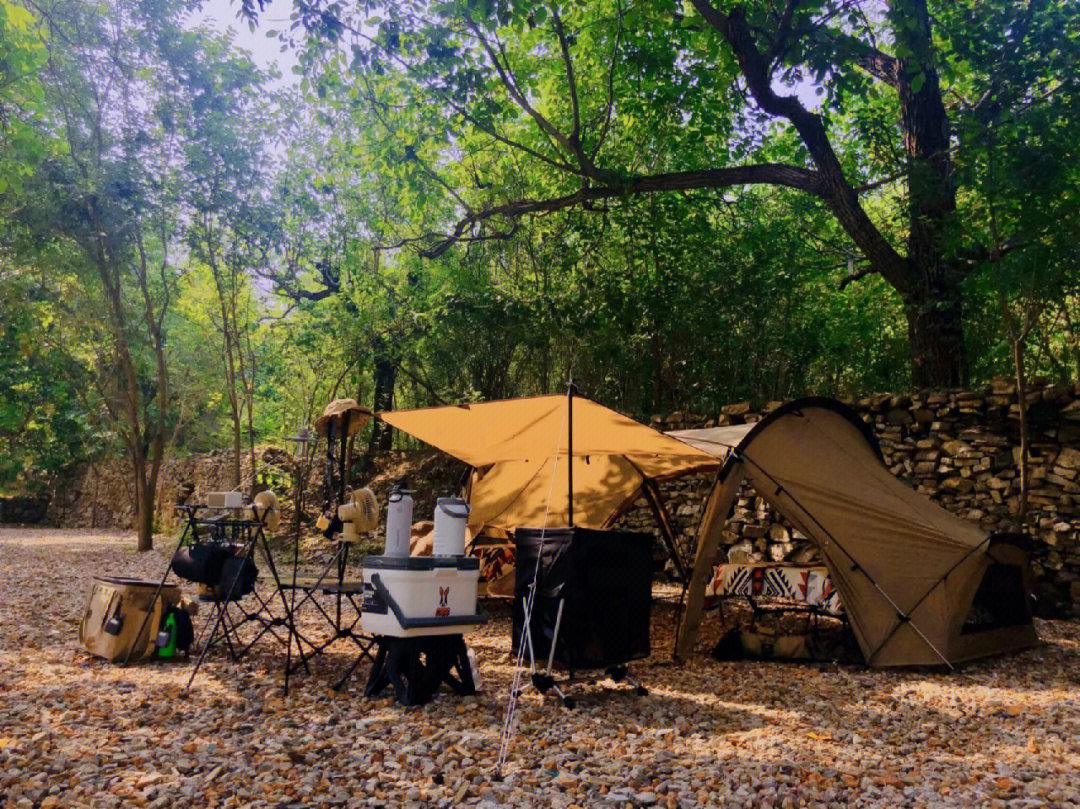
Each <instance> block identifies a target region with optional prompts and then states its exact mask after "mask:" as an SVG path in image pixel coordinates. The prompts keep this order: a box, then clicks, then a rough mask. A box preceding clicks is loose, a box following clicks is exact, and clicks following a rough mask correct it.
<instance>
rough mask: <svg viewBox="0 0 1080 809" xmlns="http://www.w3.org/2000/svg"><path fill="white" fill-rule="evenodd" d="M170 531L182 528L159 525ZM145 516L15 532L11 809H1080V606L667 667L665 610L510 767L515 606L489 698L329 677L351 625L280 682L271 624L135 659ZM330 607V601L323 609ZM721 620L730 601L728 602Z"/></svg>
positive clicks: (524, 738) (8, 658)
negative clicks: (113, 619) (1032, 634)
mask: <svg viewBox="0 0 1080 809" xmlns="http://www.w3.org/2000/svg"><path fill="white" fill-rule="evenodd" d="M159 544H164V543H159ZM133 547H134V539H133V537H131V536H118V535H115V534H105V533H91V532H71V531H58V530H31V529H0V582H3V591H2V598H0V805H2V806H4V807H53V806H95V807H115V806H125V807H126V806H130V805H135V806H149V807H154V809H160V808H161V807H171V806H185V807H186V806H195V807H233V806H323V805H333V806H407V807H408V806H416V807H421V806H438V807H442V806H458V805H461V806H480V807H485V809H487V808H489V807H491V808H493V807H497V806H507V805H511V806H535V807H548V806H551V807H555V808H556V809H562V808H564V807H570V806H575V805H576V806H582V807H584V806H628V805H629V806H643V805H656V806H661V807H664V806H666V807H696V806H724V807H727V806H731V807H773V806H775V807H799V806H811V807H825V806H828V807H833V806H881V807H899V806H904V807H924V806H925V807H939V806H964V807H968V806H980V807H981V806H1008V807H1035V806H1052V807H1071V806H1077V807H1080V775H1078V773H1080V655H1078V647H1080V626H1078V625H1075V624H1068V623H1058V622H1039V624H1038V629H1039V633H1040V635H1041V636H1042V637H1043V639H1044V640H1045V641H1046V643H1045V645H1044V646H1042V647H1040V648H1038V649H1033V650H1030V651H1028V652H1026V653H1023V654H1019V655H1014V656H1011V657H1008V658H1005V659H999V660H994V661H990V662H985V663H982V664H978V665H970V666H966V667H964V668H963V669H962V670H960V671H959V672H955V673H951V674H949V673H940V672H929V673H927V672H891V671H886V672H879V671H866V670H863V669H861V668H858V667H837V666H806V665H794V664H779V663H748V662H733V663H719V662H716V661H714V660H713V659H712V658H711V657H709V656H708V655H705V654H702V655H699V656H697V657H696V658H695V659H694V660H693V662H692V663H691V664H689V665H687V666H685V667H681V668H676V667H673V666H671V665H670V664H669V663H667V659H668V657H669V655H670V648H671V634H672V623H673V622H672V618H673V614H672V601H671V599H670V593H671V591H670V590H667V591H663V592H660V593H659V595H660V596H661V599H660V600H658V603H657V608H656V609H655V611H654V616H655V617H654V627H653V638H654V649H655V653H654V655H653V657H652V658H651V659H650V660H648V661H642V662H641V663H639V664H638V665H636V666H635V667H634V669H635V672H636V673H637V674H638V675H639V676H640V678H641V679H642V680H643V681H644V682H645V683H646V684H647V685H648V686H649V687H650V689H651V695H650V696H648V697H645V698H639V697H635V696H633V694H632V693H631V692H630V691H629V690H628V689H626V688H625V687H615V686H612V685H611V684H610V683H608V684H607V687H604V686H603V685H601V686H598V687H594V688H586V689H584V690H582V692H581V694H580V699H579V702H578V708H577V709H576V710H574V711H567V710H564V709H563V708H562V707H561V706H560V705H559V704H558V703H557V702H555V701H551V700H549V701H547V702H545V701H543V700H541V698H540V697H538V696H537V695H536V694H535V693H527V694H526V695H525V696H523V697H522V699H521V703H520V710H519V717H520V723H519V726H518V731H517V733H516V735H515V737H514V741H513V744H512V747H511V751H510V755H509V759H508V763H507V766H506V769H505V771H504V775H503V777H502V778H501V779H498V778H495V777H494V776H493V775H492V770H493V763H494V761H495V757H496V752H497V749H498V739H499V732H500V727H501V723H502V718H503V711H504V705H505V701H506V694H507V689H508V683H509V681H510V677H511V675H512V668H511V665H510V658H509V634H510V633H509V627H508V623H509V622H508V617H507V612H506V609H505V606H504V605H503V606H499V605H496V606H493V607H491V608H490V612H491V614H492V620H491V621H490V622H489V624H488V625H487V626H486V627H485V628H484V629H483V630H482V631H480V632H477V633H476V634H474V635H473V636H471V639H470V643H471V645H472V646H473V647H474V648H475V649H476V652H477V654H478V657H479V661H480V669H481V674H482V678H483V692H482V694H481V695H480V696H478V697H471V698H466V699H459V698H455V697H451V696H448V695H444V696H440V697H439V698H437V699H436V700H435V701H434V702H433V703H431V704H430V705H428V706H425V707H423V708H419V709H413V710H409V711H405V710H402V709H401V708H400V707H398V706H397V705H395V704H393V703H392V702H391V701H390V700H387V699H382V700H375V701H369V700H365V699H364V698H363V696H362V684H363V679H364V675H365V674H366V667H364V668H362V669H361V671H360V676H359V677H357V678H356V679H354V680H353V681H352V683H351V685H350V687H349V689H348V690H347V691H346V692H345V693H343V694H337V693H335V692H333V691H332V690H331V689H330V684H331V683H332V682H333V681H334V679H335V676H334V675H335V674H336V673H338V672H340V671H341V670H342V669H343V668H344V667H345V666H346V665H347V664H348V663H349V662H350V661H351V659H352V655H351V654H350V651H349V649H348V648H347V647H346V646H345V645H343V644H340V643H339V645H338V646H337V647H335V649H334V653H333V654H328V655H325V656H324V657H322V658H320V659H319V660H318V661H317V665H316V666H315V671H314V672H313V673H312V675H310V676H308V675H303V676H299V677H296V678H295V679H294V680H293V684H294V688H293V693H291V694H290V696H289V697H288V698H283V697H282V694H281V687H280V686H281V670H280V664H281V656H282V650H281V649H280V647H276V646H275V645H274V644H273V643H272V642H266V643H262V644H260V645H259V646H258V647H256V648H257V651H256V652H255V653H254V654H252V655H251V656H249V657H248V658H246V659H245V660H244V661H242V662H241V663H239V664H232V663H228V662H227V661H226V659H225V658H224V657H223V655H221V654H215V655H213V656H212V657H211V658H209V661H208V663H207V664H206V665H205V666H204V668H203V670H202V671H201V672H200V673H199V676H198V679H197V680H196V682H195V686H194V687H193V688H192V690H191V691H188V692H185V691H184V690H183V686H184V684H185V682H186V681H187V677H188V675H189V673H190V670H191V663H190V662H185V661H177V662H170V663H166V662H157V663H150V664H143V665H139V666H134V667H131V668H127V669H123V668H120V667H117V666H113V665H110V664H108V663H105V662H103V661H100V660H97V659H94V658H91V657H90V656H89V655H87V654H86V653H85V652H83V651H82V650H81V649H80V648H79V647H78V644H77V642H76V640H75V634H76V627H77V622H78V620H79V618H80V617H81V611H82V609H83V606H84V600H85V598H86V596H87V593H88V591H89V586H90V585H89V579H90V576H91V574H93V573H117V574H124V575H137V576H146V577H156V576H158V575H160V572H161V571H162V570H163V569H164V564H165V561H166V556H167V553H166V552H165V551H155V552H152V553H149V554H144V555H139V554H136V553H135V552H134V551H133V550H131V549H132V548H133ZM309 618H310V619H311V620H314V619H313V617H312V616H309ZM707 620H708V623H709V624H710V625H712V624H715V619H714V618H709V619H707Z"/></svg>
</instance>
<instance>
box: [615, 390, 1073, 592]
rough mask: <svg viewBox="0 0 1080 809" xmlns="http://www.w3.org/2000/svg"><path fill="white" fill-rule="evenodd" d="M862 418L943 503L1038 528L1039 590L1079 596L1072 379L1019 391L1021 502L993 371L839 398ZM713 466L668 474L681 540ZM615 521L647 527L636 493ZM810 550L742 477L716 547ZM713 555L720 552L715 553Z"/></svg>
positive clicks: (894, 467)
mask: <svg viewBox="0 0 1080 809" xmlns="http://www.w3.org/2000/svg"><path fill="white" fill-rule="evenodd" d="M843 401H844V402H845V403H846V404H848V405H850V406H851V407H852V408H853V409H854V410H855V411H856V412H858V413H859V415H860V416H861V417H862V418H863V420H864V421H866V422H868V423H869V424H871V425H872V426H873V428H874V432H875V434H876V435H877V438H878V441H879V442H880V444H881V449H882V453H883V455H884V457H885V462H886V464H887V465H888V467H889V470H890V471H891V472H892V473H893V474H895V475H896V476H897V477H899V478H900V479H901V480H903V481H905V482H907V483H908V484H909V485H911V486H912V487H914V488H915V489H917V490H918V491H920V492H922V493H924V494H926V495H927V496H929V497H931V498H933V499H934V500H936V501H937V502H938V503H940V504H941V505H942V506H944V507H945V508H946V509H948V510H949V511H951V512H953V513H954V514H957V515H959V516H961V517H963V518H965V519H968V520H971V521H972V522H976V523H978V524H979V525H980V526H982V527H983V528H986V529H987V530H991V531H1023V532H1025V533H1027V534H1029V535H1032V536H1034V537H1035V538H1036V539H1037V542H1036V548H1035V552H1034V554H1033V559H1032V562H1033V566H1034V568H1035V573H1036V576H1037V577H1038V579H1039V580H1040V582H1041V583H1042V584H1043V585H1045V586H1049V587H1050V588H1051V591H1052V592H1048V593H1047V597H1054V598H1061V599H1063V600H1064V601H1066V602H1072V604H1074V605H1076V606H1077V607H1078V608H1080V384H1078V385H1076V386H1060V385H1050V384H1036V385H1033V386H1032V389H1031V390H1029V391H1028V394H1027V403H1028V421H1029V430H1030V460H1029V470H1030V472H1029V474H1030V479H1031V484H1030V488H1029V497H1028V503H1029V505H1028V512H1027V514H1026V515H1025V517H1024V518H1023V519H1022V520H1021V519H1019V518H1018V516H1017V514H1016V509H1017V505H1018V502H1019V474H1018V471H1017V470H1018V466H1017V461H1018V459H1019V455H1020V450H1019V433H1020V422H1019V405H1018V404H1017V398H1016V387H1015V385H1014V384H1013V383H1012V382H1011V381H1009V380H1007V379H998V380H995V381H994V382H993V383H992V384H990V385H988V386H986V387H985V388H982V389H979V390H973V391H945V392H940V391H939V392H929V393H924V394H913V395H905V396H893V395H876V396H867V397H863V398H860V399H843ZM781 404H782V403H781V402H770V403H769V404H767V405H765V406H764V407H762V408H754V407H752V406H751V405H750V403H748V402H742V403H738V404H733V405H728V406H726V407H724V408H722V409H721V412H720V413H719V414H717V415H715V416H708V415H693V414H688V413H673V414H671V415H669V416H666V417H654V419H653V421H652V425H653V426H654V427H656V428H657V429H661V430H680V429H691V428H696V427H714V426H723V425H728V424H743V423H749V422H754V421H757V420H758V419H760V418H761V417H762V416H763V415H764V414H766V413H769V412H771V411H772V410H775V409H776V408H777V407H779V406H780V405H781ZM712 480H713V479H712V477H711V476H701V477H698V478H688V479H684V480H681V481H677V482H675V483H673V484H670V485H668V486H667V487H666V488H667V497H668V508H669V511H670V512H671V513H672V515H673V517H674V519H675V522H676V523H677V527H678V530H679V533H680V540H681V541H682V542H683V543H684V544H685V546H686V547H687V548H691V547H692V546H693V541H694V531H695V530H696V527H697V524H698V522H699V520H700V517H701V512H702V510H703V507H704V503H705V498H706V497H707V496H708V493H709V490H710V488H711V485H712ZM621 524H623V525H626V526H628V527H642V528H645V529H647V530H655V521H654V519H653V517H652V513H651V511H650V510H649V508H648V504H647V502H646V501H645V500H644V498H642V499H640V500H638V502H637V503H635V508H634V510H633V511H631V512H630V513H629V514H628V515H627V516H626V517H625V518H623V520H622V521H621ZM725 558H726V559H730V560H732V561H742V560H747V559H753V560H770V559H771V560H775V561H781V560H794V561H809V560H812V559H814V558H815V554H814V551H813V548H812V547H811V546H810V545H809V544H808V543H807V542H806V541H805V538H804V537H802V536H800V534H799V533H798V531H796V530H794V529H792V528H791V527H790V526H788V525H787V524H785V522H784V521H783V520H782V519H780V518H779V517H778V516H777V515H775V514H773V513H772V511H771V510H770V509H769V508H768V506H767V505H766V504H765V503H764V501H763V500H762V499H761V498H760V497H757V496H756V495H755V494H754V492H753V490H752V489H750V488H748V487H747V488H744V491H743V492H742V494H741V496H740V498H739V500H738V502H737V504H736V506H735V511H734V514H733V516H732V520H731V521H730V523H729V530H728V531H727V532H726V533H725V536H724V538H723V544H722V546H721V550H720V557H719V559H725ZM719 559H718V561H719Z"/></svg>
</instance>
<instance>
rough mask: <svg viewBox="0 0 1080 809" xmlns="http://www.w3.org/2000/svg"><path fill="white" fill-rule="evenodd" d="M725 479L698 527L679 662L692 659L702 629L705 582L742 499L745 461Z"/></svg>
mask: <svg viewBox="0 0 1080 809" xmlns="http://www.w3.org/2000/svg"><path fill="white" fill-rule="evenodd" d="M724 472H725V474H724V477H723V479H722V480H719V479H718V480H717V483H716V485H715V486H713V490H712V492H711V493H710V494H709V500H708V502H707V503H706V504H705V513H704V514H703V515H702V517H701V525H700V526H699V527H698V537H697V551H696V553H695V555H694V568H693V570H692V571H691V572H690V582H689V586H688V588H687V591H686V611H685V612H684V613H683V617H682V621H681V622H680V624H679V633H678V635H677V636H676V639H675V660H676V661H678V662H681V661H685V660H687V659H688V658H689V657H690V653H691V652H692V651H693V649H694V642H695V641H696V640H697V634H698V630H699V629H700V628H701V613H702V611H703V610H704V608H705V583H706V581H707V579H708V578H709V576H710V575H712V565H713V560H714V559H715V558H716V549H717V548H718V547H719V545H720V532H721V531H722V530H723V528H724V524H725V523H726V522H727V518H728V514H730V513H731V509H732V506H734V505H735V500H736V498H737V497H738V496H739V487H740V486H741V485H742V482H743V467H742V462H741V461H736V462H735V463H733V464H732V465H731V466H729V467H727V468H725V470H724Z"/></svg>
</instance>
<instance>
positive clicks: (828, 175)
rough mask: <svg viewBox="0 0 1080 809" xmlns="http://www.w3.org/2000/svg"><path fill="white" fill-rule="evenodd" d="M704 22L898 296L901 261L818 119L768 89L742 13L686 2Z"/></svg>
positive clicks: (903, 283) (903, 282) (905, 276)
mask: <svg viewBox="0 0 1080 809" xmlns="http://www.w3.org/2000/svg"><path fill="white" fill-rule="evenodd" d="M692 2H693V4H694V8H696V9H697V10H698V13H699V14H701V16H702V17H704V18H705V21H706V22H708V23H709V24H710V25H712V26H713V27H714V28H715V29H716V30H717V31H719V32H720V33H721V34H722V35H723V37H724V39H725V40H726V41H727V43H728V45H729V46H730V47H731V49H732V50H733V51H734V53H735V58H736V59H737V60H738V62H739V68H740V70H741V72H742V74H743V77H744V78H745V79H746V85H747V88H748V89H749V91H750V94H751V96H752V97H753V98H754V101H755V102H757V105H758V106H759V107H760V108H761V109H762V110H764V111H765V112H766V113H768V114H769V115H772V116H774V117H778V118H786V119H787V120H788V121H790V122H791V124H792V125H793V126H794V127H795V129H796V130H797V131H798V133H799V136H800V138H801V139H802V142H803V144H804V145H805V146H806V148H807V150H808V151H809V152H810V156H811V157H812V158H813V160H814V163H815V165H816V166H817V168H818V172H819V173H820V176H821V181H822V183H823V185H824V187H825V193H823V194H822V197H823V198H824V199H825V202H826V204H828V206H829V208H830V210H831V211H832V213H833V216H835V217H836V219H837V221H838V222H839V223H840V225H841V226H842V227H843V228H844V230H845V231H846V232H847V234H848V235H849V236H850V237H851V239H852V241H854V242H855V244H856V245H857V246H858V248H859V249H860V250H861V251H862V253H863V255H864V256H866V258H867V259H868V260H869V261H870V263H871V265H872V266H873V268H874V270H875V272H879V273H881V275H882V276H883V277H884V278H885V280H886V281H888V282H889V283H890V284H891V285H892V286H893V287H895V288H896V289H897V291H899V292H900V293H901V294H904V293H905V292H906V291H907V288H908V286H909V284H910V280H909V267H908V263H907V261H906V260H905V259H904V258H903V256H901V255H900V254H899V253H897V252H896V250H895V248H893V246H892V245H891V244H889V242H888V241H887V240H886V239H885V237H884V236H883V235H882V234H881V231H880V230H878V228H877V226H876V225H874V223H873V222H872V221H871V220H870V217H869V216H867V214H866V211H864V210H863V209H862V206H861V205H860V204H859V195H858V193H857V192H856V190H855V189H854V188H853V187H852V186H851V183H849V182H848V181H847V178H846V177H845V176H844V172H843V169H842V167H841V166H840V161H839V159H838V158H837V156H836V153H835V152H834V151H833V148H832V144H831V143H830V142H829V136H828V133H827V132H826V130H825V124H824V123H823V122H822V120H821V117H820V116H818V115H816V114H815V113H812V112H810V111H809V110H807V109H806V107H804V106H803V105H802V102H800V101H799V99H798V98H797V97H796V96H782V95H779V94H777V93H776V92H775V91H774V90H773V88H772V75H771V73H770V72H769V65H768V62H767V61H766V60H765V57H764V55H763V54H762V53H761V52H760V51H759V50H758V47H757V43H756V42H755V41H754V36H753V33H752V32H751V30H750V26H749V25H748V24H747V21H746V13H745V10H744V9H743V8H742V7H741V6H736V7H735V9H734V10H732V11H731V13H729V14H725V13H723V12H721V11H719V10H718V9H716V8H715V7H714V6H713V5H712V4H711V3H710V2H709V0H692Z"/></svg>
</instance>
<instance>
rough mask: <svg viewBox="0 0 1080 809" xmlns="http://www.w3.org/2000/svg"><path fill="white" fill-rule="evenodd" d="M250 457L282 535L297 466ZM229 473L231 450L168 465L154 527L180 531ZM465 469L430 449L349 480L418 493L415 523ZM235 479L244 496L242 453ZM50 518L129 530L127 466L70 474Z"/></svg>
mask: <svg viewBox="0 0 1080 809" xmlns="http://www.w3.org/2000/svg"><path fill="white" fill-rule="evenodd" d="M255 456H256V466H257V480H256V489H272V490H273V491H274V492H275V493H276V494H277V496H278V502H279V505H280V507H281V512H282V521H281V524H282V528H281V529H279V530H282V531H284V530H288V526H290V525H291V524H292V519H293V508H294V503H295V496H294V492H293V485H294V481H295V479H296V471H297V467H296V464H297V461H296V459H295V458H294V456H292V455H291V454H290V453H288V452H287V451H285V450H283V449H280V448H278V447H270V446H265V447H257V448H256V450H255ZM324 466H325V464H324V461H323V457H322V456H320V457H319V458H317V459H316V462H314V463H312V464H311V470H310V474H309V475H308V477H307V482H306V484H305V486H304V502H303V504H302V512H303V520H304V522H305V524H306V523H310V522H313V521H314V518H315V517H316V516H318V514H319V513H320V511H321V510H322V508H323V506H324V504H325V502H326V489H325V486H324V474H323V471H324ZM231 469H232V452H231V451H229V450H217V451H214V452H208V453H202V454H199V455H192V456H188V457H184V458H170V459H168V460H166V461H165V463H164V464H162V469H161V473H160V475H159V479H158V496H157V504H156V505H157V513H156V515H155V526H156V530H157V531H161V532H165V533H171V532H174V531H176V530H177V529H178V528H179V527H180V520H181V519H182V516H181V515H178V514H177V512H176V509H175V507H176V506H177V505H180V504H183V503H188V502H191V503H200V502H204V501H205V499H206V494H207V493H208V492H215V491H225V490H228V489H230V488H232V487H231V485H230V481H231V475H232V472H231ZM464 469H465V467H464V465H463V464H461V463H459V462H457V461H454V460H453V459H449V458H447V457H446V456H445V455H442V454H441V453H439V452H435V451H432V450H428V451H419V452H389V453H386V454H385V455H383V456H382V457H380V458H378V459H377V460H376V462H375V464H374V465H373V467H372V468H370V469H368V470H367V471H366V472H357V473H356V477H355V479H356V481H359V482H360V483H362V484H365V485H370V486H371V487H372V488H373V489H374V490H375V493H376V494H377V495H378V496H379V498H380V503H381V504H383V505H385V501H386V494H387V493H388V492H389V490H390V488H391V487H392V486H393V484H395V483H397V482H398V481H406V482H407V484H408V485H409V486H410V487H411V488H413V489H415V490H416V494H415V495H414V497H415V499H416V506H415V514H416V515H417V519H420V518H421V517H422V516H423V515H427V517H428V518H430V515H431V514H432V513H433V510H434V506H435V499H436V498H437V497H441V496H444V495H447V494H455V493H456V492H457V490H458V487H459V483H460V480H461V475H462V473H463V472H464ZM240 476H241V485H240V490H241V491H244V492H248V491H250V490H251V463H250V456H249V455H248V453H246V452H245V453H244V454H243V455H242V457H241V462H240ZM356 485H359V484H356ZM48 519H49V522H51V523H53V524H54V525H61V526H64V527H66V528H124V529H130V528H133V527H134V525H135V505H134V500H133V496H132V484H131V472H130V469H129V468H128V466H127V464H126V463H125V462H124V461H122V460H112V461H105V462H102V463H98V464H94V465H90V466H85V467H82V468H80V469H78V470H76V471H75V472H74V474H72V475H70V476H69V477H68V479H67V480H65V481H64V482H63V483H62V484H60V485H59V486H57V489H56V491H55V492H54V493H53V496H52V498H51V499H50V501H49V507H48Z"/></svg>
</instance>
